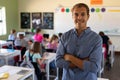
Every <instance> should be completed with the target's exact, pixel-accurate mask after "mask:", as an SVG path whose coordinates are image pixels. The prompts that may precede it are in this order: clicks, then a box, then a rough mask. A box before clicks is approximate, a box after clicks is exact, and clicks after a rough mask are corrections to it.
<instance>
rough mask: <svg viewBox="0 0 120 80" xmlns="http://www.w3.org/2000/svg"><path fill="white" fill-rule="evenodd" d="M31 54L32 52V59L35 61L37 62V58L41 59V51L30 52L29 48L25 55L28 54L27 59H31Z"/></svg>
mask: <svg viewBox="0 0 120 80" xmlns="http://www.w3.org/2000/svg"><path fill="white" fill-rule="evenodd" d="M29 54H30V56H32V55H33V56H32V61H33V62H37V61H36V60H37V59H41V55H40V53H34V54H33V53H30V52H29V50H27V51H26V52H25V56H26V60H27V61H28V60H29Z"/></svg>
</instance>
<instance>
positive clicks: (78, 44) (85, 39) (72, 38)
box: [56, 28, 102, 80]
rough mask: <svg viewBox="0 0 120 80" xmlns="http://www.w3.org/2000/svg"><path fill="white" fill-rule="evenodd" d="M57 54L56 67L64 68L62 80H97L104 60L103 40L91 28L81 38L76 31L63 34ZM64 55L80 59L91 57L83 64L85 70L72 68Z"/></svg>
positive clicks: (72, 30)
mask: <svg viewBox="0 0 120 80" xmlns="http://www.w3.org/2000/svg"><path fill="white" fill-rule="evenodd" d="M56 53H57V56H56V66H57V67H59V68H63V76H62V80H97V72H98V71H99V70H100V66H101V60H102V39H101V37H100V36H99V35H98V34H97V33H95V32H93V31H92V30H91V29H90V28H87V29H86V30H85V31H83V32H82V33H81V35H80V36H78V35H77V32H76V30H75V29H71V30H69V31H68V32H66V33H65V34H63V36H62V37H61V40H60V41H59V45H58V49H57V52H56ZM64 53H69V54H71V55H74V56H76V57H77V58H80V59H82V58H86V57H89V61H84V62H83V70H81V69H80V68H78V67H76V68H70V67H69V64H70V62H68V61H65V60H64V58H63V56H64Z"/></svg>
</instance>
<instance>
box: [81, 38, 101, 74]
mask: <svg viewBox="0 0 120 80" xmlns="http://www.w3.org/2000/svg"><path fill="white" fill-rule="evenodd" d="M101 61H102V40H101V39H99V40H97V41H96V45H95V47H94V49H93V51H92V52H91V54H90V56H89V61H84V63H83V66H84V67H83V68H84V69H83V70H85V71H88V72H89V71H90V72H93V73H97V72H98V71H99V70H100V68H101Z"/></svg>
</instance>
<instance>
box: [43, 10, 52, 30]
mask: <svg viewBox="0 0 120 80" xmlns="http://www.w3.org/2000/svg"><path fill="white" fill-rule="evenodd" d="M53 26H54V13H52V12H44V13H43V25H42V29H53Z"/></svg>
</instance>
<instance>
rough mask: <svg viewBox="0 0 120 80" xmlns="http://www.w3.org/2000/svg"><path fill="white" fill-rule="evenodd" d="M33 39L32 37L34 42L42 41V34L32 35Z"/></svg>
mask: <svg viewBox="0 0 120 80" xmlns="http://www.w3.org/2000/svg"><path fill="white" fill-rule="evenodd" d="M33 39H34V41H35V42H40V43H41V42H42V40H43V35H42V34H35V35H34V36H33Z"/></svg>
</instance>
